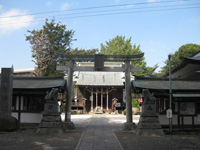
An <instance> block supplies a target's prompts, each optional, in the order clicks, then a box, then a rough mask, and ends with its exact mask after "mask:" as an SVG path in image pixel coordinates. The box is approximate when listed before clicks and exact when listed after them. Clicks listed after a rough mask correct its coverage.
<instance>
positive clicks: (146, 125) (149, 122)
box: [135, 90, 164, 136]
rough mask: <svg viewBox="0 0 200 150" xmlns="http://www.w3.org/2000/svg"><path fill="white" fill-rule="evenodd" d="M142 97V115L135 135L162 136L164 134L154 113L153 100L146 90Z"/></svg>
mask: <svg viewBox="0 0 200 150" xmlns="http://www.w3.org/2000/svg"><path fill="white" fill-rule="evenodd" d="M143 96H144V103H143V105H142V114H141V115H140V120H139V123H138V125H137V128H136V131H135V133H136V135H141V136H151V135H153V136H163V135H164V132H163V129H162V127H161V125H160V122H159V118H158V114H157V113H156V104H155V98H154V97H153V96H152V95H151V94H150V92H149V91H148V90H146V91H144V94H143Z"/></svg>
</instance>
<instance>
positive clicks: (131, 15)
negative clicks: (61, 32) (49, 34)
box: [0, 0, 200, 71]
mask: <svg viewBox="0 0 200 150" xmlns="http://www.w3.org/2000/svg"><path fill="white" fill-rule="evenodd" d="M123 4H126V5H123ZM102 6H104V7H102ZM105 6H109V7H105ZM111 6H112V7H111ZM91 7H92V8H93V9H92V8H91ZM94 7H96V8H94ZM97 7H98V8H97ZM82 8H87V9H82ZM88 8H90V9H88ZM55 11H56V12H55ZM44 12H48V13H44ZM36 13H41V14H36ZM75 13H76V14H75ZM111 13H112V14H111ZM116 13H117V14H116ZM16 15H18V17H10V16H16ZM88 15H89V16H88ZM92 15H94V16H92ZM97 15H98V16H97ZM8 16H9V17H8ZM53 17H54V18H55V21H56V22H59V21H60V22H62V23H63V24H65V25H66V26H67V29H72V30H74V31H75V34H74V38H75V39H77V41H74V42H73V43H72V44H73V45H72V48H84V49H91V48H99V49H100V44H101V43H103V44H105V41H109V40H111V39H112V38H114V37H116V36H117V35H122V36H125V37H126V38H129V37H132V44H136V45H140V48H141V50H142V51H143V52H144V53H145V60H146V62H147V66H151V67H152V66H154V65H155V64H158V65H159V67H162V66H163V65H164V61H165V60H166V59H167V57H168V54H170V53H174V52H175V51H177V50H178V48H179V47H180V46H182V45H184V44H188V43H196V44H200V1H199V0H187V1H179V0H174V1H173V0H34V1H27V0H0V67H10V66H12V65H13V66H14V69H25V68H33V67H34V66H35V65H34V63H33V62H32V61H31V60H32V57H31V54H32V53H31V45H30V44H29V42H28V41H26V40H25V35H28V32H27V30H33V29H41V27H42V25H43V24H44V22H45V18H48V19H49V20H51V19H52V18H53ZM157 71H159V69H158V70H157Z"/></svg>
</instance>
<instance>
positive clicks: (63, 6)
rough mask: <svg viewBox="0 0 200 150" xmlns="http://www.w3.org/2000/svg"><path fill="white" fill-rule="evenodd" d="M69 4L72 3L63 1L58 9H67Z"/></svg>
mask: <svg viewBox="0 0 200 150" xmlns="http://www.w3.org/2000/svg"><path fill="white" fill-rule="evenodd" d="M71 5H72V4H71V3H64V4H62V6H61V7H60V10H61V11H63V10H67V9H69V7H70V6H71Z"/></svg>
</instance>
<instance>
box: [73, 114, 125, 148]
mask: <svg viewBox="0 0 200 150" xmlns="http://www.w3.org/2000/svg"><path fill="white" fill-rule="evenodd" d="M119 121H120V122H121V124H120V126H121V125H122V124H123V122H124V121H125V120H124V117H123V118H122V119H121V120H120V119H119ZM115 129H116V130H117V129H118V126H116V124H115V126H113V122H112V121H111V120H110V119H109V116H107V115H92V116H91V118H90V120H89V122H88V125H87V127H86V128H85V131H84V133H83V135H82V137H81V139H80V141H79V144H78V145H77V147H76V150H123V147H122V146H121V144H120V143H119V141H118V139H117V137H116V136H115V134H114V133H113V131H114V130H115Z"/></svg>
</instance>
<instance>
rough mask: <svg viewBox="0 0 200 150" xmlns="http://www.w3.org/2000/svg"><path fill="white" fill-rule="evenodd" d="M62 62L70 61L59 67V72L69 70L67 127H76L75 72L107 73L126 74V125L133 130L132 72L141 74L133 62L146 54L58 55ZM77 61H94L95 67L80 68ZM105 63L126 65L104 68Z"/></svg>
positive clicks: (126, 128) (66, 110)
mask: <svg viewBox="0 0 200 150" xmlns="http://www.w3.org/2000/svg"><path fill="white" fill-rule="evenodd" d="M56 55H57V57H59V58H60V60H66V61H68V65H66V66H57V70H59V71H66V70H68V80H67V99H66V109H65V123H64V125H65V127H66V128H68V129H71V128H73V127H74V125H73V123H72V122H71V103H72V85H73V72H74V71H106V72H125V89H126V123H125V124H124V129H125V130H131V128H132V127H133V126H134V124H133V122H132V97H131V79H130V73H131V72H141V71H142V69H141V68H137V67H136V68H134V67H133V66H131V64H130V62H131V61H137V60H140V58H141V57H143V56H144V53H141V54H137V55H62V54H56ZM75 61H94V62H95V67H79V66H75ZM104 61H123V62H124V63H125V65H123V66H122V67H114V68H111V67H104Z"/></svg>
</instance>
